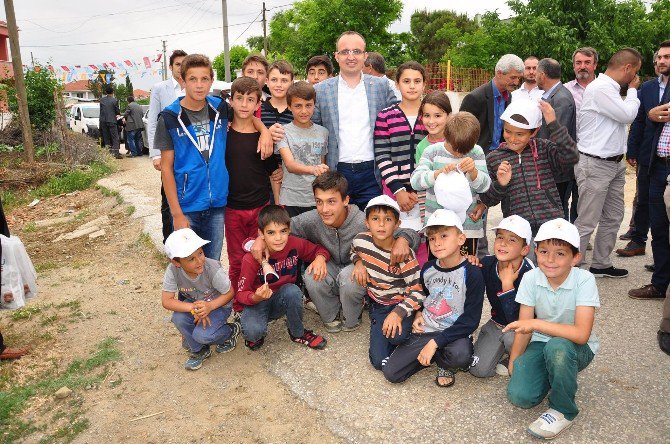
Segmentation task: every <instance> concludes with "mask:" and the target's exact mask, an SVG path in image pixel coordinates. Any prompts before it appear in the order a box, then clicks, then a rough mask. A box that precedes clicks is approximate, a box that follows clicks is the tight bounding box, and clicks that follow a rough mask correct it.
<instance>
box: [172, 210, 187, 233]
mask: <svg viewBox="0 0 670 444" xmlns="http://www.w3.org/2000/svg"><path fill="white" fill-rule="evenodd" d="M172 226H173V227H174V231H177V230H181V229H182V228H190V227H191V224H190V223H189V222H188V218H187V217H186V216H184V215H183V214H179V215H177V216H172Z"/></svg>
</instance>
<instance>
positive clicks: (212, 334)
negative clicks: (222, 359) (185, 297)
mask: <svg viewBox="0 0 670 444" xmlns="http://www.w3.org/2000/svg"><path fill="white" fill-rule="evenodd" d="M231 310H232V305H231V304H228V305H226V306H223V307H219V308H217V309H216V310H212V311H211V312H210V313H209V320H210V321H212V325H208V326H207V327H203V325H202V323H200V324H198V325H195V318H194V317H193V315H192V314H191V313H182V312H177V311H175V312H174V313H173V314H172V323H173V324H174V325H175V327H177V330H179V333H181V334H182V335H183V336H184V339H185V340H186V344H188V348H189V350H191V352H193V353H197V352H199V351H200V350H202V348H203V346H206V345H210V344H217V345H219V344H223V343H224V342H226V340H228V339H229V338H230V335H231V334H232V333H233V329H232V328H231V327H230V325H228V324H227V323H226V320H227V319H228V316H230V311H231Z"/></svg>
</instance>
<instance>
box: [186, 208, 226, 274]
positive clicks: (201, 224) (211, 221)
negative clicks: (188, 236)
mask: <svg viewBox="0 0 670 444" xmlns="http://www.w3.org/2000/svg"><path fill="white" fill-rule="evenodd" d="M224 215H225V207H221V208H210V209H209V210H204V211H193V212H191V213H184V216H186V219H188V223H189V224H190V225H191V229H192V230H193V231H195V234H197V235H198V236H200V237H201V238H203V239H205V240H208V241H209V243H208V244H207V245H204V246H203V247H202V250H203V251H204V252H205V256H206V257H208V258H210V259H214V260H216V261H218V260H220V259H221V249H222V248H223V221H224Z"/></svg>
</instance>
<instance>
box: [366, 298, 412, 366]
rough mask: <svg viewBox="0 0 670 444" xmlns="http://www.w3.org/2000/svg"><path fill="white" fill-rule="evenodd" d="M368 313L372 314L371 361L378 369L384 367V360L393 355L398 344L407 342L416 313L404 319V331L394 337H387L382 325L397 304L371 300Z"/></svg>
mask: <svg viewBox="0 0 670 444" xmlns="http://www.w3.org/2000/svg"><path fill="white" fill-rule="evenodd" d="M369 302H370V305H369V306H368V314H369V315H370V349H369V351H368V355H369V356H370V363H371V364H372V366H373V367H374V368H376V369H377V370H381V369H382V362H383V361H384V360H385V359H386V358H388V357H389V356H391V353H393V350H395V348H396V346H398V345H400V344H402V343H403V342H405V341H406V340H407V339H408V338H409V336H410V334H411V333H412V322H413V321H414V315H409V316H407V317H405V318H403V320H402V332H401V333H400V334H396V336H395V337H393V338H387V337H386V336H384V333H382V326H383V325H384V320H385V319H386V316H388V315H389V313H391V312H392V311H393V309H394V308H395V307H396V305H395V304H394V305H382V304H378V303H377V302H375V301H373V300H371V299H370V300H369Z"/></svg>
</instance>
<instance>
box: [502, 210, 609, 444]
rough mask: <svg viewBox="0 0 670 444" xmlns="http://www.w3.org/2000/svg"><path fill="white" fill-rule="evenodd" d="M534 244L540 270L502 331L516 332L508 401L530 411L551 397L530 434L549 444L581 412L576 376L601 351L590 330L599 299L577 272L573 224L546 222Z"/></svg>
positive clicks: (585, 275) (591, 281)
mask: <svg viewBox="0 0 670 444" xmlns="http://www.w3.org/2000/svg"><path fill="white" fill-rule="evenodd" d="M535 242H536V250H535V252H536V254H537V266H538V268H536V269H534V270H531V271H529V272H527V273H526V275H525V276H524V278H523V280H522V281H521V285H520V286H519V290H518V292H517V295H516V301H517V302H518V303H519V304H521V308H520V310H519V320H518V321H516V322H512V323H510V324H509V325H507V327H505V328H504V329H503V332H506V331H514V332H515V337H514V344H513V345H512V350H511V352H510V358H509V372H510V374H511V375H512V378H511V379H510V382H509V385H508V386H507V397H508V399H509V400H510V402H511V403H512V404H514V405H516V406H518V407H521V408H526V409H528V408H531V407H534V406H536V405H538V404H539V403H540V402H542V400H543V399H544V397H545V396H546V395H547V393H549V410H547V411H546V412H545V413H543V414H542V415H540V417H539V418H538V419H537V420H536V421H535V422H533V423H532V424H531V425H530V427H528V432H529V433H530V434H531V435H533V436H536V437H538V438H544V439H551V438H555V437H556V436H558V434H559V433H561V432H562V431H564V430H565V429H567V428H568V427H570V426H571V425H572V421H573V420H574V419H575V417H576V416H577V413H578V412H579V410H578V409H577V405H576V404H575V394H576V393H577V372H579V371H581V370H583V369H584V368H586V366H587V365H589V363H590V362H591V360H592V359H593V357H594V356H595V353H596V352H597V351H598V339H597V338H596V336H595V335H594V334H592V332H591V329H592V328H593V320H594V316H595V308H596V307H599V306H600V300H599V298H598V287H596V280H595V277H594V276H593V275H592V274H591V273H590V272H588V271H586V270H582V269H579V268H576V265H577V264H578V263H579V261H580V260H581V254H580V253H579V232H578V231H577V228H576V227H575V226H574V225H572V224H571V223H569V222H568V221H566V220H563V219H554V220H551V221H549V222H545V223H544V224H542V226H540V229H539V230H538V232H537V235H536V236H535ZM531 334H532V335H531Z"/></svg>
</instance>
